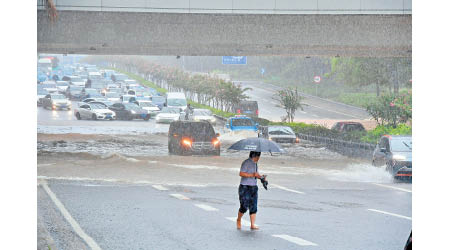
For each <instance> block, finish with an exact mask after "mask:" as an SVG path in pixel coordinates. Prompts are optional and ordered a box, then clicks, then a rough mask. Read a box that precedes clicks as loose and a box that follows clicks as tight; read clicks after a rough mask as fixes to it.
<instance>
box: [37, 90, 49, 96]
mask: <svg viewBox="0 0 450 250" xmlns="http://www.w3.org/2000/svg"><path fill="white" fill-rule="evenodd" d="M37 94H38V95H47V94H48V92H47V90H45V89H38V91H37Z"/></svg>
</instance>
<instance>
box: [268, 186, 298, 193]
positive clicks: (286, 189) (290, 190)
mask: <svg viewBox="0 0 450 250" xmlns="http://www.w3.org/2000/svg"><path fill="white" fill-rule="evenodd" d="M270 185H271V186H274V187H276V188H279V189H283V190H285V191H288V192H293V193H297V194H305V193H304V192H300V191H297V190H292V189H289V188H287V187H283V186H280V185H277V184H270Z"/></svg>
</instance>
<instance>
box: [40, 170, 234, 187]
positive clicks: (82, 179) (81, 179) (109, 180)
mask: <svg viewBox="0 0 450 250" xmlns="http://www.w3.org/2000/svg"><path fill="white" fill-rule="evenodd" d="M238 171H239V169H238ZM37 179H38V180H64V181H101V182H116V183H121V184H136V185H152V184H154V182H151V181H130V180H121V179H102V178H87V177H70V176H68V177H66V176H42V175H39V176H38V177H37ZM165 185H167V186H183V187H207V186H208V185H207V184H190V183H166V184H165Z"/></svg>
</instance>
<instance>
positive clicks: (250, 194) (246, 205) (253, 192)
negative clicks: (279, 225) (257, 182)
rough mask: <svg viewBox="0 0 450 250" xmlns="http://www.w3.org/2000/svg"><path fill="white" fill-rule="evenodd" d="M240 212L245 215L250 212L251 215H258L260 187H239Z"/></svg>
mask: <svg viewBox="0 0 450 250" xmlns="http://www.w3.org/2000/svg"><path fill="white" fill-rule="evenodd" d="M239 202H240V203H241V206H240V207H239V212H241V213H245V212H247V210H250V214H256V211H257V210H258V186H247V185H242V184H241V185H239Z"/></svg>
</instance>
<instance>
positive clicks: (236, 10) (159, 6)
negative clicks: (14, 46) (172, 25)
mask: <svg viewBox="0 0 450 250" xmlns="http://www.w3.org/2000/svg"><path fill="white" fill-rule="evenodd" d="M53 3H54V4H55V6H56V8H57V9H58V10H78V11H79V10H82V11H128V12H167V13H170V12H175V13H232V14H350V15H351V14H411V13H412V10H411V9H412V7H411V6H412V0H391V1H384V2H380V1H379V0H360V1H336V2H333V1H331V2H330V1H323V0H315V1H314V0H313V1H297V0H292V1H285V0H283V1H280V0H271V1H270V0H269V1H261V3H260V4H258V6H255V1H254V0H224V1H220V2H214V1H210V0H190V1H170V2H169V1H167V2H166V1H154V2H153V1H141V0H127V1H108V0H72V1H71V0H64V1H63V0H53ZM46 4H47V0H37V7H38V9H45V8H46Z"/></svg>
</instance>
